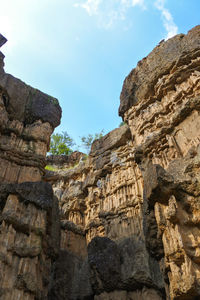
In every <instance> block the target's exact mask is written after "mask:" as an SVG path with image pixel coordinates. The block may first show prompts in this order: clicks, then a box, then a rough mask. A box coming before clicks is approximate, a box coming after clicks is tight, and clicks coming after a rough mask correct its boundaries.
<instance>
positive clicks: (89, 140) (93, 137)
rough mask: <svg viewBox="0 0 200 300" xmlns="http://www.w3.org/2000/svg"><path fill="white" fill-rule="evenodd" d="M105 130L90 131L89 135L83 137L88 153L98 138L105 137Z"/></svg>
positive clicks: (83, 144) (82, 140)
mask: <svg viewBox="0 0 200 300" xmlns="http://www.w3.org/2000/svg"><path fill="white" fill-rule="evenodd" d="M103 132H104V130H103V129H102V130H101V132H99V133H95V134H91V133H89V134H88V135H87V136H82V137H81V142H82V146H83V147H84V148H85V149H86V151H87V153H89V151H90V149H91V145H92V143H93V142H94V141H95V140H98V139H100V138H102V137H103Z"/></svg>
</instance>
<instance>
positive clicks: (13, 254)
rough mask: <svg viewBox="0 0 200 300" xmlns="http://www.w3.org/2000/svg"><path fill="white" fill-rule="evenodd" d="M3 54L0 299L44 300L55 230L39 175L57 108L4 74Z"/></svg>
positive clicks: (48, 192)
mask: <svg viewBox="0 0 200 300" xmlns="http://www.w3.org/2000/svg"><path fill="white" fill-rule="evenodd" d="M3 57H4V56H3V54H2V53H0V299H2V300H12V299H13V300H15V299H23V300H26V299H27V300H29V299H46V297H47V286H48V284H49V279H50V269H51V260H52V259H53V257H54V256H55V255H56V251H57V250H56V249H57V248H56V247H57V246H58V245H59V241H58V239H59V232H58V224H57V222H56V217H57V218H58V211H57V208H56V199H55V198H54V197H53V193H52V188H51V185H50V184H48V183H44V182H42V181H41V178H42V175H43V173H44V166H45V156H46V152H47V150H48V147H49V140H50V135H51V134H52V132H53V129H54V128H55V127H56V126H57V125H59V122H60V118H61V109H60V107H59V104H58V101H57V100H56V99H55V98H52V97H50V96H48V95H46V94H44V93H41V92H40V91H39V90H37V89H33V88H31V87H30V86H28V85H26V84H25V83H23V82H22V81H20V80H19V79H16V78H14V77H13V76H11V75H9V74H6V73H5V72H4V70H3V65H4V64H3ZM56 214H57V215H56ZM52 220H54V221H52ZM56 235H57V237H55V236H56Z"/></svg>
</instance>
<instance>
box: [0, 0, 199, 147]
mask: <svg viewBox="0 0 200 300" xmlns="http://www.w3.org/2000/svg"><path fill="white" fill-rule="evenodd" d="M199 12H200V1H199V0H7V1H5V0H4V1H2V0H1V11H0V32H1V33H2V34H4V35H5V37H7V39H8V42H7V44H6V45H4V46H3V47H2V49H1V51H2V52H3V53H4V54H5V56H6V58H5V64H6V65H5V70H6V71H7V72H8V73H11V74H12V75H14V76H16V77H18V78H20V79H22V80H23V81H25V82H26V83H28V84H30V85H31V86H33V87H36V88H38V89H40V90H42V91H43V92H45V93H47V94H50V95H52V96H54V97H56V98H58V99H59V102H60V105H61V107H62V110H63V116H62V121H61V125H60V126H59V127H58V128H57V129H56V132H62V131H67V132H68V133H69V134H70V135H71V136H72V137H73V138H74V140H75V142H76V143H77V144H80V138H79V137H80V136H83V135H87V134H88V133H92V134H94V133H96V132H100V131H101V130H102V129H104V132H105V133H107V132H109V131H110V130H112V129H114V128H116V127H118V125H119V123H120V122H121V118H119V117H118V107H119V96H120V92H121V88H122V84H123V80H124V78H125V76H127V75H128V73H129V72H130V71H131V69H132V68H134V67H135V66H136V64H137V62H138V60H140V59H142V58H143V57H144V56H146V55H147V54H148V53H149V52H150V51H151V50H152V49H153V48H154V47H155V46H156V45H157V44H158V43H159V41H160V40H162V39H164V38H165V39H167V38H170V37H172V36H173V35H175V34H176V33H186V32H187V31H188V30H189V29H191V28H192V27H193V26H195V25H198V24H200V16H199Z"/></svg>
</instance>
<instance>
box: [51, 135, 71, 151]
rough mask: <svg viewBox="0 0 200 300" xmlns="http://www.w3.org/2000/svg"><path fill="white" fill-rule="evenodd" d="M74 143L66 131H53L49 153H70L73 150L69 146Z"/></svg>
mask: <svg viewBox="0 0 200 300" xmlns="http://www.w3.org/2000/svg"><path fill="white" fill-rule="evenodd" d="M74 145H75V143H74V141H73V139H72V138H71V137H70V136H69V135H68V133H67V132H66V131H63V132H62V133H55V134H53V135H52V136H51V143H50V150H49V153H50V154H52V155H70V154H71V153H72V152H73V150H72V149H71V147H73V146H74Z"/></svg>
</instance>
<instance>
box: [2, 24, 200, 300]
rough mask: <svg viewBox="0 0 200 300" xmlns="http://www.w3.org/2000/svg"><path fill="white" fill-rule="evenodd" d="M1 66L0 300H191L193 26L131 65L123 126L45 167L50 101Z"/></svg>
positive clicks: (197, 190) (199, 38)
mask: <svg viewBox="0 0 200 300" xmlns="http://www.w3.org/2000/svg"><path fill="white" fill-rule="evenodd" d="M0 57H1V58H2V59H1V60H0V66H2V68H3V55H2V54H1V55H0ZM2 68H1V71H0V87H1V104H0V108H1V111H0V113H1V118H0V132H1V135H0V159H1V169H0V172H1V173H0V178H1V186H0V199H1V202H0V203H1V205H0V210H1V229H0V264H1V268H0V278H1V281H0V299H2V300H4V299H6V300H10V299H27V300H29V299H34V300H35V299H49V300H63V299H69V300H86V299H87V300H88V299H91V300H92V299H95V300H118V299H120V300H151V299H152V300H164V299H168V300H173V299H176V300H190V299H191V300H192V299H199V298H200V240H199V235H200V232H199V231H200V229H199V228H200V226H199V225H200V213H199V211H200V205H199V196H200V176H199V171H200V170H199V169H200V145H199V144H200V142H199V139H200V134H199V132H200V131H199V129H200V117H199V111H200V104H199V103H200V26H197V27H195V28H193V29H192V30H191V31H189V32H188V34H187V35H183V34H181V35H177V36H175V37H174V38H172V39H169V40H167V41H166V42H164V41H163V42H161V43H160V44H159V45H158V46H157V47H156V48H155V49H154V50H153V51H152V52H151V53H150V54H149V55H148V56H147V57H146V58H144V59H143V60H142V61H140V62H139V63H138V65H137V67H136V68H135V69H133V70H132V71H131V73H130V74H129V75H128V76H127V78H126V79H125V81H124V85H123V89H122V92H121V103H120V108H119V114H120V115H121V116H122V117H123V119H124V121H125V123H126V124H125V125H124V126H122V127H120V128H117V129H114V130H113V131H111V132H110V133H108V134H107V135H105V136H104V137H103V138H101V139H99V140H96V141H95V142H94V143H93V145H92V148H91V152H90V154H89V156H88V157H86V156H84V155H82V154H80V153H75V154H73V155H72V157H69V158H64V157H62V158H53V157H52V158H49V159H48V160H47V161H48V164H50V165H51V166H53V169H54V171H45V172H44V166H45V155H46V151H47V150H48V147H49V138H50V135H51V133H52V132H53V129H54V127H55V126H57V125H58V124H59V120H60V116H61V110H60V108H59V105H58V103H57V101H56V99H54V98H50V97H49V96H47V95H45V94H43V93H41V92H39V91H38V90H34V89H32V88H31V87H29V86H26V85H25V84H24V83H23V82H21V81H19V80H18V79H15V78H14V77H12V76H11V75H8V74H5V73H4V71H3V69H2ZM41 108H42V109H41ZM51 185H52V186H53V191H54V195H53V192H52V189H51Z"/></svg>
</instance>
